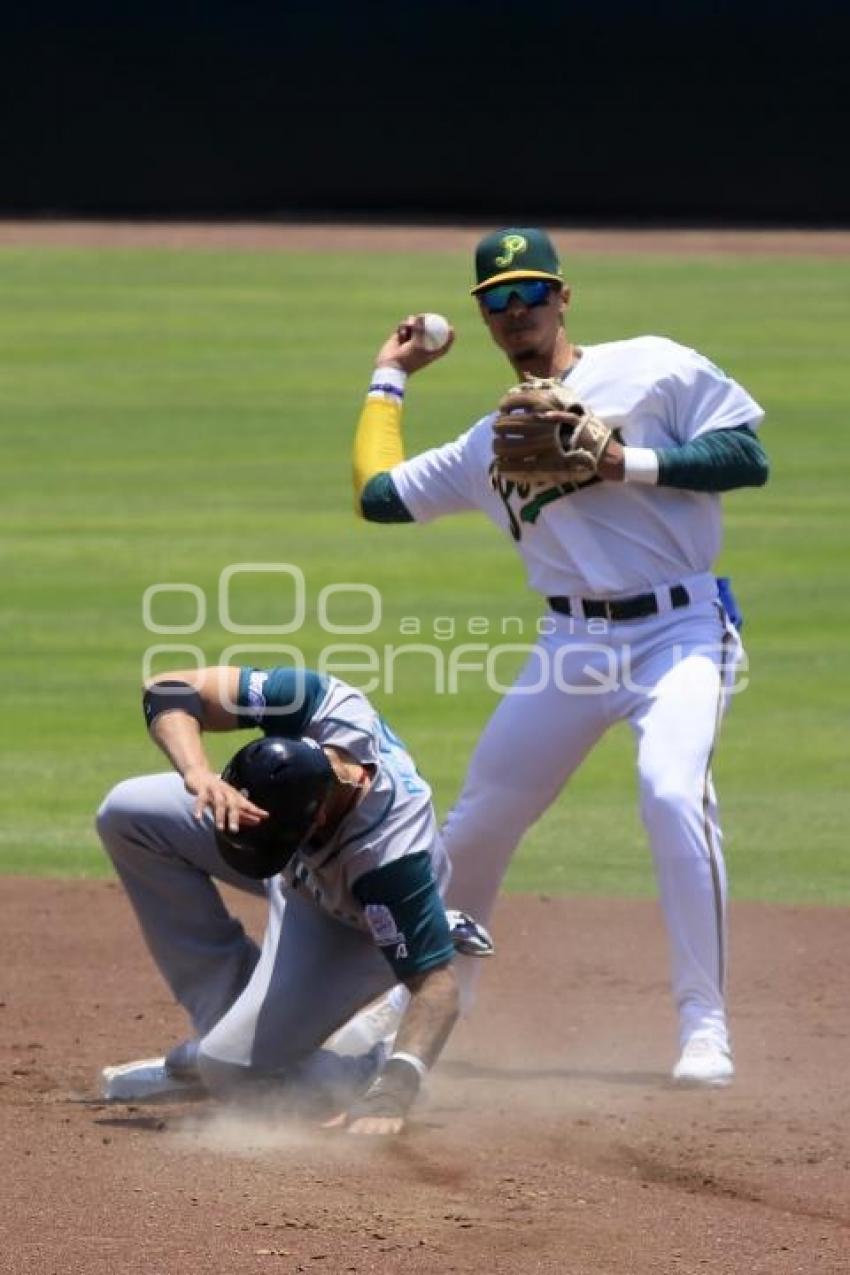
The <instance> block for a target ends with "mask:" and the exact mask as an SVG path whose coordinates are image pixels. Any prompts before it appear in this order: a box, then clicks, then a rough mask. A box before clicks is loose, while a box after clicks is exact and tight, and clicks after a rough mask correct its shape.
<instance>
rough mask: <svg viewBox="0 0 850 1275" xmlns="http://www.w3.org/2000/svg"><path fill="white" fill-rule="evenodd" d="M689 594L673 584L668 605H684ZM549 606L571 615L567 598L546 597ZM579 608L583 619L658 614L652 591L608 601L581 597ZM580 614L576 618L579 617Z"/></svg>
mask: <svg viewBox="0 0 850 1275" xmlns="http://www.w3.org/2000/svg"><path fill="white" fill-rule="evenodd" d="M690 600H691V595H690V594H689V593H688V591H687V589H686V588H685V586H684V585H683V584H674V585H673V587H672V589H671V590H670V605H671V607H674V608H675V609H678V608H679V607H686V606H687V605H688V603H689V602H690ZM547 601H548V603H549V605H550V607H551V608H552V610H553V611H557V612H558V613H559V614H560V615H573V608H572V607H571V606H570V600H569V598H548V599H547ZM581 608H582V612H583V613H584V618H585V620H641V619H643V617H644V616H646V615H657V614H658V598H657V597H656V596H655V594H654V593H636V594H635V596H634V597H633V598H616V599H615V600H614V601H611V602H608V601H605V600H604V599H602V598H582V600H581ZM581 618H582V616H581V614H578V615H577V616H576V619H579V620H580V619H581Z"/></svg>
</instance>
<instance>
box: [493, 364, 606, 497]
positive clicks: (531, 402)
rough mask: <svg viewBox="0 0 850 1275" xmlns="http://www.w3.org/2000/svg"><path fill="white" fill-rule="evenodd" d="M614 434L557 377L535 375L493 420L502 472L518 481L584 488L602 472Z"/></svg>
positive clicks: (495, 450)
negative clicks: (603, 462)
mask: <svg viewBox="0 0 850 1275" xmlns="http://www.w3.org/2000/svg"><path fill="white" fill-rule="evenodd" d="M550 413H556V415H555V416H551V415H550ZM613 436H614V431H613V430H612V429H609V428H608V426H607V425H606V424H605V422H604V421H603V420H601V419H600V418H599V417H598V416H597V415H596V414H595V413H594V412H593V410H592V409H591V408H589V407H586V406H585V404H584V403H582V402H581V401H580V399H578V398H577V397H576V396H575V394H574V393H573V391H572V390H571V389H570V388H569V386H568V385H565V384H564V383H563V382H562V381H559V380H556V379H555V378H553V377H551V378H550V377H529V378H528V379H527V380H525V381H523V382H522V384H521V385H515V386H514V387H513V388H512V389H510V390H508V392H507V394H506V395H505V396H504V398H503V399H502V401H501V402H500V403H499V415H498V417H497V419H496V421H495V423H494V425H493V455H494V456H495V458H496V471H497V473H498V474H499V477H501V478H505V479H508V480H510V481H512V482H517V483H530V482H547V483H557V484H570V483H571V484H573V485H574V486H577V487H581V486H584V485H585V484H586V483H589V482H592V481H593V479H594V478H596V477H597V475H598V471H599V464H600V462H601V460H602V458H603V457H604V455H605V452H606V450H607V448H608V444H609V443H610V441H611V439H612V437H613Z"/></svg>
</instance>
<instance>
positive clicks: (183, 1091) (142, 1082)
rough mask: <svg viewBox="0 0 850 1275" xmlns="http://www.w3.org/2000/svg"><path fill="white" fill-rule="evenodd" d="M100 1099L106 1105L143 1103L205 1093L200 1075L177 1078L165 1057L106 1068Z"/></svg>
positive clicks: (142, 1059) (143, 1059) (101, 1074)
mask: <svg viewBox="0 0 850 1275" xmlns="http://www.w3.org/2000/svg"><path fill="white" fill-rule="evenodd" d="M100 1080H101V1097H102V1098H103V1099H104V1101H105V1102H144V1101H145V1100H147V1099H152V1098H165V1097H169V1096H170V1095H178V1094H180V1095H188V1094H191V1093H200V1092H202V1091H203V1086H202V1085H201V1082H200V1079H199V1078H198V1076H197V1074H196V1075H194V1076H190V1075H182V1076H178V1075H176V1074H175V1073H174V1072H173V1071H172V1070H171V1069H170V1068H169V1067H168V1066H167V1064H166V1060H165V1057H164V1056H163V1057H161V1058H137V1059H136V1060H135V1062H128V1063H120V1064H119V1065H118V1066H116V1067H104V1068H103V1071H102V1072H101V1073H100Z"/></svg>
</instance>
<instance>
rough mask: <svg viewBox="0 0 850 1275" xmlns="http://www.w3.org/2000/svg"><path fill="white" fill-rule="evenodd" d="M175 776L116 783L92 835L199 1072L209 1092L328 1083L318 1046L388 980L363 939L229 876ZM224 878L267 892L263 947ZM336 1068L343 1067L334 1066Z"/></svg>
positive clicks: (270, 886) (328, 1064) (318, 913)
mask: <svg viewBox="0 0 850 1275" xmlns="http://www.w3.org/2000/svg"><path fill="white" fill-rule="evenodd" d="M193 800H194V799H193V797H192V796H191V795H190V794H189V793H187V792H186V790H185V788H184V786H183V781H182V780H181V778H180V777H179V775H177V774H174V773H170V774H160V775H143V776H140V777H139V778H135V779H128V780H125V781H124V782H123V783H119V784H117V785H116V787H115V788H113V789H112V791H111V792H110V793H109V795H108V796H107V797H106V799H105V801H104V802H103V805H102V806H101V808H100V810H99V811H98V815H97V829H98V833H99V834H100V838H101V840H102V841H103V844H104V847H105V848H106V851H107V853H108V854H109V856H110V858H111V859H112V862H113V863H114V865H115V869H116V871H117V873H118V875H119V877H120V879H121V882H122V884H123V886H124V889H125V890H126V892H127V896H128V898H129V900H130V902H131V904H132V905H133V908H134V910H135V913H136V916H137V918H138V921H139V925H140V926H141V930H142V934H143V935H144V938H145V941H146V942H147V945H148V947H149V949H150V952H151V954H152V956H153V958H154V960H155V961H156V963H157V965H158V966H159V969H160V972H161V973H162V975H163V977H164V978H165V980H166V982H167V983H168V985H169V987H170V988H171V990H172V992H173V993H174V995H175V997H176V998H177V1000H178V1001H179V1002H180V1004H181V1005H182V1006H183V1007H184V1009H185V1010H186V1011H187V1013H188V1014H189V1017H190V1019H191V1020H192V1025H193V1028H194V1031H195V1033H196V1035H197V1036H198V1038H199V1041H200V1048H199V1054H198V1066H199V1070H200V1072H201V1078H202V1080H203V1081H204V1083H205V1084H206V1086H207V1088H208V1089H210V1090H211V1091H214V1092H215V1091H217V1092H223V1091H228V1090H230V1089H232V1088H233V1087H234V1086H238V1085H240V1084H241V1083H243V1082H245V1081H257V1080H263V1079H268V1078H270V1077H279V1076H281V1075H284V1074H287V1075H288V1074H292V1073H293V1072H294V1073H296V1074H298V1075H299V1076H300V1077H301V1078H302V1079H303V1078H307V1079H309V1078H310V1077H311V1076H313V1075H315V1076H316V1077H317V1078H321V1079H325V1078H327V1079H328V1081H329V1083H333V1082H334V1081H335V1079H336V1076H335V1068H336V1067H337V1064H338V1061H339V1060H338V1059H337V1057H336V1055H333V1054H330V1051H328V1050H321V1049H320V1048H319V1047H320V1046H321V1045H322V1044H323V1043H324V1042H325V1041H327V1039H328V1037H329V1036H331V1035H332V1034H333V1033H334V1032H335V1031H336V1030H337V1028H339V1027H340V1026H341V1025H342V1024H343V1023H345V1022H347V1020H348V1019H350V1018H351V1017H352V1015H354V1014H356V1013H357V1011H358V1010H359V1009H361V1008H362V1007H363V1006H364V1005H366V1004H368V1002H369V1001H371V1000H373V999H374V998H375V997H376V996H380V995H381V994H382V993H383V992H385V991H386V990H387V989H388V988H390V987H392V986H393V984H394V983H395V978H394V975H393V972H392V970H391V969H390V966H389V965H388V963H387V962H386V960H385V959H384V957H383V956H382V955H381V953H380V951H379V950H378V949H377V948H376V947H375V944H374V943H373V941H372V938H371V936H370V935H367V934H365V933H361V932H360V931H358V930H355V929H353V928H352V927H350V926H347V925H344V924H342V923H341V922H340V921H337V920H335V919H334V918H333V917H332V916H330V915H328V914H327V913H325V912H323V911H322V910H321V909H320V908H319V907H317V906H316V905H315V904H313V903H312V902H311V901H310V900H309V899H307V898H304V897H302V896H301V895H300V894H298V893H296V892H294V891H290V892H288V893H286V894H284V893H283V891H282V890H281V886H280V880H279V878H277V877H275V878H273V879H272V880H270V881H265V882H264V881H254V880H252V879H251V878H249V877H244V876H242V875H241V874H240V873H238V872H235V871H234V870H233V869H232V868H229V867H228V866H227V864H226V863H225V862H224V860H223V859H222V858H221V855H220V854H219V852H218V849H217V847H216V842H215V834H214V830H213V827H212V823H211V821H210V819H209V818H208V817H207V818H204V820H203V821H200V822H199V821H198V820H196V819H195V818H194V816H193V814H192V805H193ZM216 881H225V882H227V883H228V884H230V885H233V886H236V887H237V888H238V889H240V890H245V891H246V892H247V893H249V894H257V895H266V896H267V898H268V902H269V917H268V924H267V926H266V932H265V935H264V938H263V943H262V947H261V948H258V947H257V945H256V944H255V943H254V941H253V940H252V939H251V938H249V936H248V935H247V934H246V933H245V930H244V929H243V927H242V924H241V922H240V921H239V920H237V918H236V917H234V916H232V915H231V914H230V913H229V912H228V910H227V908H226V907H225V905H224V902H223V900H222V897H221V894H220V893H219V890H218V888H217V886H216V884H215V882H216ZM343 1061H345V1060H343Z"/></svg>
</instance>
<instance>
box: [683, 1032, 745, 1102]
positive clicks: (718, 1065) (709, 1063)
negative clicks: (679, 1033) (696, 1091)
mask: <svg viewBox="0 0 850 1275" xmlns="http://www.w3.org/2000/svg"><path fill="white" fill-rule="evenodd" d="M734 1076H735V1067H734V1064H733V1062H732V1055H731V1053H730V1052H729V1049H728V1048H727V1047H726V1046H724V1045H722V1044H720V1043H719V1042H718V1041H716V1040H714V1039H712V1037H711V1036H692V1037H691V1038H690V1040H689V1041H688V1042H687V1043H686V1045H685V1047H684V1049H683V1050H682V1053H681V1056H680V1058H679V1061H678V1062H677V1063H676V1066H675V1067H674V1068H673V1080H674V1082H675V1084H677V1085H682V1086H685V1085H690V1086H693V1087H694V1088H698V1087H700V1086H702V1087H704V1088H707V1089H720V1088H722V1087H724V1086H725V1085H731V1083H732V1080H733V1078H734Z"/></svg>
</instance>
